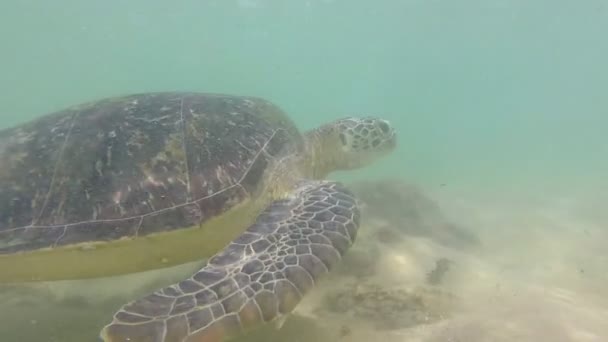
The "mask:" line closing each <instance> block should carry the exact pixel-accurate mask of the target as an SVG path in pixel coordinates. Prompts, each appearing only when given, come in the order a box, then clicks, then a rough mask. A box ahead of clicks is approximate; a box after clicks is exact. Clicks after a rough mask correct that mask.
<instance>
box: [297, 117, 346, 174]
mask: <svg viewBox="0 0 608 342" xmlns="http://www.w3.org/2000/svg"><path fill="white" fill-rule="evenodd" d="M338 139H339V138H338V136H337V134H336V133H335V132H334V128H333V127H332V125H324V126H321V127H319V128H316V129H313V130H311V131H308V132H306V133H305V134H304V143H303V144H304V148H303V158H302V159H303V160H301V161H300V163H302V164H303V165H300V170H307V171H308V172H307V176H308V177H310V178H312V179H323V178H325V177H327V175H328V174H330V173H331V172H333V171H336V170H338V169H339V164H340V157H344V156H343V153H341V151H340V150H339V148H340V142H339V140H338Z"/></svg>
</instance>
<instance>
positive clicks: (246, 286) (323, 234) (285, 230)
mask: <svg viewBox="0 0 608 342" xmlns="http://www.w3.org/2000/svg"><path fill="white" fill-rule="evenodd" d="M358 227H359V208H358V206H357V203H356V200H355V197H354V196H353V195H352V193H351V192H350V191H348V190H347V189H345V188H344V187H343V186H342V185H341V184H339V183H335V182H327V181H304V182H301V183H299V184H298V187H297V188H296V189H295V190H294V191H293V193H292V194H291V196H290V197H289V198H287V199H281V200H276V201H274V202H272V203H271V204H270V205H269V206H268V208H266V210H265V211H264V212H262V213H261V214H260V216H258V218H257V219H256V222H255V223H253V224H252V225H251V226H250V227H249V228H248V229H247V230H246V231H245V232H244V233H243V234H242V235H241V236H239V237H238V238H236V239H235V240H234V241H232V242H231V243H230V244H229V245H228V246H227V247H225V248H224V249H223V250H222V251H220V252H219V253H218V254H216V255H215V256H213V257H212V258H211V259H210V260H209V263H208V264H207V265H206V266H205V267H203V268H202V269H201V270H199V271H198V272H197V273H195V274H194V275H193V276H192V277H190V278H189V279H186V280H184V281H181V282H179V283H177V284H174V285H171V286H169V287H166V288H164V289H161V290H158V291H156V292H154V293H153V294H150V295H148V296H146V297H143V298H141V299H138V300H136V301H134V302H131V303H129V304H127V305H125V306H123V307H122V308H121V309H120V310H119V311H118V312H117V313H116V314H115V315H114V320H113V322H112V323H110V324H109V325H107V326H106V327H105V328H104V329H103V330H102V332H101V337H102V339H103V341H106V342H123V341H130V342H143V341H146V342H195V341H196V342H202V341H204V342H219V341H222V340H224V339H225V338H228V337H235V336H237V335H240V334H242V333H244V332H246V331H248V330H250V329H251V328H255V327H257V326H260V325H261V324H263V323H268V322H271V321H275V320H277V319H280V318H281V317H283V316H284V315H287V314H289V313H290V312H291V311H292V310H293V309H294V308H295V306H296V305H297V304H298V303H299V302H300V300H301V299H302V296H304V295H305V294H306V293H307V292H308V291H309V290H310V289H311V288H312V287H313V286H314V284H315V282H316V281H317V280H318V279H319V277H320V276H322V275H323V274H325V273H327V272H329V270H330V269H332V267H333V266H334V265H335V264H336V263H337V262H338V261H339V260H340V259H341V257H342V255H343V254H344V253H345V252H346V251H347V250H348V248H349V247H350V246H351V245H352V244H353V242H354V240H355V237H356V234H357V229H358Z"/></svg>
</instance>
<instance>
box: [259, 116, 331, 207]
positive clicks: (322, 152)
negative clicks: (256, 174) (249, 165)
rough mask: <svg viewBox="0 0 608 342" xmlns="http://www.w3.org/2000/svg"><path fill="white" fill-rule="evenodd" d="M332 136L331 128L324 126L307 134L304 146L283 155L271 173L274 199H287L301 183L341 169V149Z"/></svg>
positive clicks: (291, 147)
mask: <svg viewBox="0 0 608 342" xmlns="http://www.w3.org/2000/svg"><path fill="white" fill-rule="evenodd" d="M332 133H333V131H332V127H330V125H325V126H321V127H319V128H316V129H313V130H311V131H308V132H306V133H304V135H303V140H302V141H301V144H298V145H296V146H290V147H288V148H286V149H285V151H283V154H282V156H281V157H279V159H277V160H276V164H275V166H274V167H272V168H269V169H268V171H267V172H270V177H268V179H269V181H268V182H267V185H268V186H269V187H270V188H269V191H270V197H271V198H280V197H284V196H286V195H287V194H288V193H290V191H291V187H292V186H293V184H294V183H296V182H297V181H298V180H302V179H324V178H325V177H327V175H328V174H329V173H330V172H332V171H334V170H336V169H337V163H336V162H337V160H338V157H339V153H340V151H339V150H338V149H339V146H340V145H339V142H338V140H337V139H338V138H337V136H336V135H335V134H332Z"/></svg>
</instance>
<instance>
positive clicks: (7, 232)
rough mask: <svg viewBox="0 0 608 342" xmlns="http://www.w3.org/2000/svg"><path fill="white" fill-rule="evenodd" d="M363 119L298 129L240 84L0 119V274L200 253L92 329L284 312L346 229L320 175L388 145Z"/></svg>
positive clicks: (178, 329) (269, 317)
mask: <svg viewBox="0 0 608 342" xmlns="http://www.w3.org/2000/svg"><path fill="white" fill-rule="evenodd" d="M395 143H396V141H395V132H394V130H393V129H392V128H391V127H390V125H389V124H388V122H386V121H384V120H381V119H377V118H370V117H366V118H345V119H341V120H337V121H335V122H332V123H328V124H326V125H323V126H321V127H319V128H317V129H315V130H312V131H310V132H306V133H304V134H300V133H299V132H298V130H297V128H296V126H295V125H294V123H293V122H292V121H291V120H290V119H289V118H288V117H287V115H286V114H285V113H284V112H283V111H282V110H281V109H280V108H279V107H277V106H276V105H274V104H272V103H271V102H268V101H266V100H263V99H260V98H254V97H245V96H233V95H223V94H207V93H177V92H160V93H147V94H135V95H129V96H123V97H116V98H109V99H103V100H100V101H96V102H91V103H87V104H83V105H79V106H75V107H72V108H69V109H66V110H63V111H60V112H57V113H53V114H50V115H47V116H44V117H41V118H40V119H37V120H34V121H32V122H29V123H26V124H23V125H21V126H18V127H14V128H11V129H8V130H4V131H0V160H2V164H1V165H0V208H2V210H1V211H0V282H24V281H39V280H61V279H82V278H91V277H101V276H110V275H117V274H125V273H131V272H138V271H144V270H149V269H155V268H160V267H166V266H170V265H176V264H180V263H184V262H188V261H194V260H198V259H201V260H203V259H207V258H208V262H207V265H206V266H205V267H203V268H202V269H201V270H199V271H198V272H196V273H195V274H194V275H192V277H190V278H188V279H186V280H184V281H182V282H180V283H178V284H174V285H171V286H169V287H166V288H164V289H160V290H158V291H156V292H154V293H152V294H150V295H148V296H146V297H143V298H140V299H138V300H135V301H134V302H131V303H128V304H127V305H125V306H123V307H122V308H121V309H120V310H119V311H118V312H117V313H116V314H115V315H114V319H113V321H112V323H110V324H109V325H108V326H106V327H105V328H104V329H103V331H102V333H101V337H102V339H103V340H104V341H132V342H136V341H159V342H174V341H175V342H191V341H222V340H224V339H227V338H230V337H233V336H237V335H239V334H242V333H244V332H245V331H246V330H247V329H249V328H251V327H255V326H256V325H259V324H261V323H265V322H270V321H273V320H276V319H279V318H280V317H282V316H284V315H286V314H288V313H289V312H291V310H293V308H294V307H295V305H296V304H297V303H298V302H299V300H300V299H301V297H302V296H303V295H304V294H305V293H306V292H307V291H308V290H309V289H310V288H311V287H312V285H313V284H314V281H315V280H316V279H317V278H318V277H319V276H321V275H322V274H324V273H327V272H328V271H329V270H330V269H331V268H332V266H333V265H334V264H335V263H336V262H337V261H338V260H339V259H340V257H341V255H343V254H344V253H345V252H346V250H347V249H348V248H349V246H350V245H352V243H353V242H354V239H355V236H356V230H357V229H358V226H359V209H358V206H357V201H356V200H355V198H354V196H353V195H352V193H351V192H350V191H349V190H347V189H346V188H345V187H344V186H342V185H341V184H339V183H336V182H331V181H325V180H323V178H325V177H326V176H327V174H328V173H330V172H331V171H334V170H340V169H342V170H346V169H353V168H358V167H362V166H364V165H367V164H369V163H371V162H372V161H374V160H376V159H377V158H378V157H380V156H383V155H385V154H387V153H388V152H390V151H391V150H392V149H393V148H394V146H395Z"/></svg>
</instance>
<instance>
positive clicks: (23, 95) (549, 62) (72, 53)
mask: <svg viewBox="0 0 608 342" xmlns="http://www.w3.org/2000/svg"><path fill="white" fill-rule="evenodd" d="M607 34H608V2H606V1H605V0H584V1H572V0H552V1H548V0H535V1H534V0H533V1H530V0H461V1H446V0H444V1H441V0H394V1H390V0H377V1H361V0H348V1H347V0H309V1H305V0H302V1H296V0H283V1H279V0H275V1H270V0H198V1H193V0H183V1H174V2H169V1H160V0H132V1H128V2H125V1H93V0H58V1H42V0H19V1H18V0H6V1H2V2H0V42H1V45H0V52H1V53H0V75H1V77H0V129H2V128H6V127H10V126H13V125H16V124H19V123H23V122H26V121H28V120H31V119H33V118H36V117H40V116H42V115H44V114H47V113H50V112H53V111H56V110H61V109H63V108H66V107H68V106H71V105H74V104H78V103H82V102H87V101H91V100H96V99H100V98H104V97H109V96H116V95H122V94H128V93H139V92H149V91H202V92H215V93H230V94H238V95H253V96H260V97H263V98H266V99H269V100H271V101H273V102H274V103H276V104H278V105H279V106H280V107H282V108H283V109H284V110H285V111H286V112H288V113H289V115H290V116H291V117H292V118H293V119H294V121H295V122H296V123H297V124H298V126H299V127H300V128H301V129H302V130H306V129H311V128H314V127H316V126H318V125H320V124H322V123H325V122H328V121H330V120H333V119H337V118H340V117H343V116H349V115H355V116H358V115H367V114H369V115H377V116H381V117H385V118H387V119H389V120H390V121H391V122H392V124H393V125H394V126H395V128H396V129H397V130H398V134H399V143H398V149H397V151H395V152H394V153H393V154H392V155H391V156H390V157H389V158H387V159H385V160H383V161H381V162H379V163H377V164H374V165H373V166H371V167H369V168H367V169H364V170H359V171H355V172H349V173H348V174H346V173H345V174H344V175H336V177H337V178H341V179H347V180H350V179H379V180H386V179H395V178H399V179H402V180H404V181H405V182H408V183H411V184H416V185H418V186H420V187H422V188H424V189H427V190H428V191H429V193H433V195H434V196H436V198H437V201H441V200H443V201H445V202H446V204H445V208H446V211H447V212H450V210H451V213H452V214H453V216H452V217H458V219H459V220H460V221H461V222H466V223H467V224H469V225H470V226H471V227H483V228H480V230H479V231H477V233H478V234H479V236H481V237H486V238H488V240H487V241H488V243H489V245H490V246H491V245H492V242H491V241H494V242H495V243H496V245H495V246H496V247H502V248H504V250H503V249H501V248H497V249H496V250H495V252H496V253H497V254H496V255H499V254H498V253H500V252H501V251H502V252H503V253H505V254H500V255H501V256H500V257H498V256H496V255H495V258H496V259H497V260H502V261H504V259H502V258H503V257H504V258H507V259H508V258H509V257H507V256H506V255H509V256H510V257H512V256H513V255H515V254H518V255H519V257H521V258H522V259H524V260H526V261H530V260H534V261H536V262H538V261H539V260H543V261H545V262H547V264H549V265H551V267H554V268H555V267H557V266H556V265H557V264H558V263H559V262H558V261H556V260H562V259H567V261H568V262H570V263H573V264H576V265H580V264H584V265H585V266H584V267H582V268H579V267H578V266H574V267H573V268H572V269H571V270H567V269H565V268H560V267H557V268H558V269H559V270H560V272H561V271H563V272H564V273H563V274H569V275H573V276H576V277H578V276H580V274H582V273H583V272H582V271H581V270H582V269H583V268H584V273H585V276H586V277H587V278H586V283H585V284H586V285H585V286H579V285H581V283H579V282H576V285H577V286H573V287H572V288H571V289H570V290H569V291H571V292H568V295H564V292H563V288H566V287H567V286H566V285H564V284H566V283H567V284H571V282H569V281H568V282H565V283H562V282H560V281H558V280H556V279H557V278H543V279H544V280H545V281H546V283H545V284H560V285H559V286H558V285H556V287H559V288H560V289H561V290H560V291H562V292H559V293H560V295H561V297H560V298H562V299H563V298H564V297H567V299H568V301H569V303H570V304H572V305H573V307H574V308H576V310H583V311H584V310H587V309H583V307H582V304H581V303H580V302H575V301H573V300H572V298H574V297H575V296H579V295H580V296H586V295H589V296H591V297H586V298H595V296H596V295H597V296H598V297H597V298H608V297H606V295H608V293H605V291H606V290H604V289H605V288H606V286H605V285H606V284H608V275H607V274H606V273H605V267H606V264H605V262H608V259H607V258H606V257H604V256H603V254H602V253H605V249H602V244H601V242H602V241H604V242H605V241H606V240H605V239H606V238H608V223H607V222H608V215H607V214H606V213H605V211H604V210H605V203H606V202H605V201H606V200H608V196H607V195H606V192H607V191H608V181H607V180H606V175H607V174H608V133H607V132H608V39H607V38H606V37H607ZM1 162H2V161H0V163H1ZM439 198H441V200H440V199H439ZM480 198H483V199H484V200H481V201H479V199H480ZM523 198H525V199H526V200H522V199H523ZM489 199H491V200H489ZM476 201H479V202H476ZM506 202H508V204H507V203H506ZM581 203H584V204H581ZM492 205H494V206H492ZM535 205H536V206H537V207H534V206H535ZM534 208H540V209H534ZM547 208H548V209H547ZM572 208H575V209H572ZM571 209H572V210H571ZM0 210H1V208H0ZM548 213H550V214H548ZM579 214H580V215H579ZM577 215H579V216H581V217H582V218H580V217H579V216H577ZM581 222H584V223H581ZM531 226H533V227H534V234H532V233H530V232H531V230H528V228H530V227H531ZM513 227H517V229H518V230H517V233H516V234H515V236H507V235H505V234H507V233H508V232H509V231H512V229H513ZM556 227H557V228H556ZM565 227H566V228H565ZM581 227H583V228H581ZM570 229H571V230H570ZM581 232H584V233H581ZM590 232H591V233H590ZM558 233H559V234H558ZM579 233H580V234H579ZM590 234H591V235H590ZM593 234H596V235H593ZM492 239H494V240H492ZM532 240H534V241H542V243H540V244H538V245H537V244H535V243H532V242H530V241H532ZM505 241H511V242H513V243H514V244H515V245H517V248H511V249H510V248H509V246H505ZM515 241H518V242H517V243H516V242H515ZM416 246H420V245H416ZM410 247H412V246H411V245H410ZM541 247H542V248H541ZM412 248H413V250H416V248H414V247H412ZM417 248H419V247H417ZM543 248H546V249H543ZM515 250H516V252H514V251H515ZM425 251H427V250H426V249H425ZM541 251H550V252H547V253H544V252H541ZM508 252H512V253H513V254H508ZM584 252H587V254H582V253H584ZM421 253H422V252H421ZM424 253H427V252H424ZM424 253H422V254H424ZM526 253H530V254H526ZM534 253H538V254H534ZM594 253H595V254H594ZM425 255H426V254H425ZM598 255H602V257H601V258H596V257H597V256H598ZM552 257H555V258H558V259H551V258H552ZM490 259H492V257H490ZM509 260H511V259H509ZM518 260H519V261H520V263H519V264H518V265H520V266H521V267H522V269H525V270H526V272H524V273H525V274H526V276H529V275H530V273H527V272H532V271H531V270H532V269H534V272H536V271H538V272H540V271H539V270H541V269H542V267H540V268H537V266H534V267H532V266H530V265H529V264H526V265H523V264H522V262H523V261H522V260H520V259H518ZM548 260H552V261H548ZM514 264H516V263H515V262H514V263H513V264H509V265H510V266H509V267H513V265H514ZM470 265H472V264H469V266H470ZM475 265H477V264H475ZM501 265H502V264H501ZM522 265H523V266H522ZM503 266H504V265H503ZM503 266H501V267H502V268H500V270H505V269H507V268H508V267H507V266H504V267H503ZM387 267H388V266H387ZM564 267H565V266H564ZM566 268H567V267H566ZM469 269H472V268H469ZM509 269H510V270H512V268H509ZM594 270H595V273H594ZM501 272H502V271H501ZM493 274H494V273H493ZM534 274H535V276H534V277H532V278H533V279H535V280H538V278H537V277H538V274H537V273H534ZM560 274H561V273H560ZM503 275H504V274H503ZM594 275H595V277H594ZM461 277H463V278H466V277H464V276H461ZM532 278H526V279H527V280H526V281H527V282H530V281H531V279H532ZM484 279H485V278H484ZM518 279H519V278H518ZM559 279H562V278H559ZM568 279H570V278H568ZM577 279H578V278H577ZM461 280H463V279H461ZM570 280H571V279H570ZM577 281H578V280H577ZM466 283H467V281H465V280H463V281H462V282H460V284H466ZM541 283H542V282H541ZM469 285H470V282H469ZM463 286H464V285H463ZM547 286H549V285H547ZM473 289H474V290H478V288H477V287H474V286H473V287H469V288H468V291H471V292H472V291H474V290H473ZM585 291H587V292H585ZM465 292H466V291H465ZM544 293H547V292H544ZM530 296H531V298H538V297H537V296H535V295H530ZM602 296H604V297H602ZM490 297H491V296H490ZM490 297H484V298H490ZM520 298H521V297H520ZM521 301H522V302H525V301H527V299H526V300H524V299H521ZM589 301H590V302H593V300H589ZM480 302H481V300H480ZM119 303H120V302H119ZM484 303H485V302H484ZM595 303H596V304H598V305H599V307H598V308H596V309H597V310H598V311H597V312H598V314H593V315H591V314H590V317H591V316H592V317H594V319H598V320H599V317H603V318H605V320H604V321H601V323H598V324H597V327H602V326H603V327H605V326H606V324H608V303H606V302H605V300H604V301H603V302H597V301H596V302H595ZM531 307H532V308H529V307H526V308H525V309H523V308H522V307H517V310H514V311H513V312H510V313H504V315H505V317H516V316H517V315H518V314H523V313H526V314H529V313H530V312H531V311H534V310H536V309H537V308H538V307H536V306H534V305H531ZM477 309H479V307H477ZM560 310H561V309H560ZM564 310H565V309H564ZM472 311H475V310H472ZM554 311H555V309H554V308H553V307H552V309H549V310H547V312H554ZM558 311H559V310H558ZM475 312H483V313H484V315H488V312H490V311H488V306H483V310H477V311H475ZM588 312H590V311H588ZM573 315H574V314H573ZM602 315H604V316H602ZM501 317H502V316H501ZM526 317H529V316H526ZM579 317H583V316H579ZM584 317H586V316H584ZM527 319H528V318H526V319H522V320H523V321H526V320H527ZM581 320H583V319H581ZM552 322H553V321H552ZM586 322H589V321H586ZM598 322H599V321H598ZM91 324H92V326H94V327H97V323H95V324H93V323H91ZM465 325H466V324H465ZM558 325H559V324H558ZM477 326H481V327H487V330H488V331H489V330H493V329H495V326H493V325H491V324H490V325H483V324H477ZM543 327H544V328H543V329H545V328H546V329H548V330H547V331H554V330H551V329H553V328H552V327H553V326H552V325H548V326H543ZM91 329H93V330H95V329H94V328H91ZM539 329H540V328H539ZM598 329H599V330H598ZM598 329H595V330H594V329H593V327H592V328H589V330H590V331H593V333H590V332H589V333H587V334H582V333H581V334H579V335H576V334H574V335H572V336H574V337H572V339H570V338H566V337H564V336H566V335H567V334H566V333H564V334H562V335H559V336H560V337H558V336H557V335H555V336H553V335H551V336H552V337H551V338H552V340H553V341H602V340H606V338H608V334H607V335H602V332H604V333H606V330H605V328H598ZM602 329H603V330H602ZM93 332H94V334H93V335H95V333H96V330H95V331H93ZM535 333H537V335H533V336H534V337H529V335H526V336H528V337H529V339H527V337H522V339H521V340H522V341H524V340H525V341H528V340H530V341H533V340H535V338H536V339H538V338H540V339H542V338H547V336H549V335H543V334H542V333H540V330H536V331H535ZM1 334H2V333H1V332H0V340H3V339H2V336H1ZM11 336H12V335H11ZM357 336H359V337H361V336H367V337H366V338H372V337H369V336H368V335H364V334H363V333H361V334H360V335H357ZM370 336H371V335H370ZM466 336H468V337H466V338H468V340H467V341H486V340H487V341H502V340H501V339H500V338H498V337H495V338H489V339H488V338H487V336H486V337H485V338H486V339H484V338H478V339H476V337H475V336H472V335H466ZM516 336H523V335H516ZM530 336H531V335H530ZM594 336H595V337H594ZM433 338H436V340H435V339H433ZM446 338H447V337H446ZM510 338H513V337H512V336H511V337H510ZM560 338H563V339H560ZM361 340H362V341H363V340H365V338H363V337H361ZM413 340H415V339H412V341H413ZM421 340H423V341H448V339H443V340H442V339H441V337H437V336H435V337H432V338H431V337H429V338H427V339H421ZM8 341H9V342H10V341H12V340H10V339H9V340H8ZM22 341H24V340H22ZM25 341H28V340H27V339H25ZM58 341H61V340H58ZM64 341H67V340H64ZM294 341H295V340H294ZM353 341H354V340H353ZM387 341H390V339H387ZM395 341H397V339H395ZM449 341H456V340H449Z"/></svg>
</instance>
